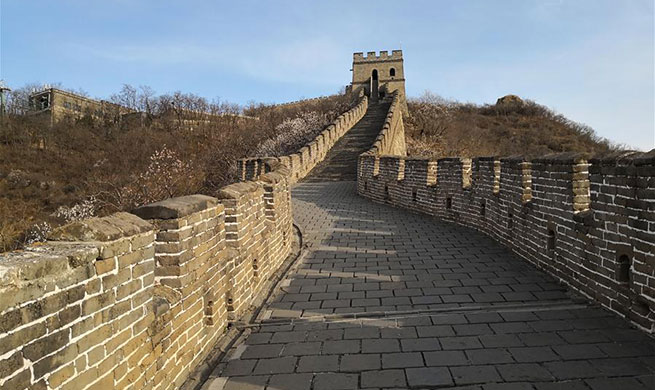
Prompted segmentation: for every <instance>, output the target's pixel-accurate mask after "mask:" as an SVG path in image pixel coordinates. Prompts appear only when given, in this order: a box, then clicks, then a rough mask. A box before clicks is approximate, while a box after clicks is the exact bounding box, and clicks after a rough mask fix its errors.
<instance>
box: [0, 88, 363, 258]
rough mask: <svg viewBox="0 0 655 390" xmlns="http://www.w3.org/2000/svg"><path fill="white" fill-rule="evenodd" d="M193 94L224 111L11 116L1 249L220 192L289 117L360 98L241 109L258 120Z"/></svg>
mask: <svg viewBox="0 0 655 390" xmlns="http://www.w3.org/2000/svg"><path fill="white" fill-rule="evenodd" d="M182 96H183V97H184V96H186V95H182ZM187 97H188V96H187ZM188 100H189V101H192V102H193V104H194V106H193V108H200V109H207V110H210V111H211V112H212V113H214V114H217V115H214V116H206V117H204V118H202V119H203V120H201V121H196V122H194V123H193V124H192V125H189V123H187V122H184V121H183V120H182V118H181V116H180V115H170V113H168V112H160V113H157V112H151V113H149V114H148V115H147V118H146V119H147V120H139V121H125V122H123V123H122V124H120V125H118V124H113V123H101V122H98V121H93V120H89V119H88V118H82V119H78V120H68V121H63V122H61V123H58V124H56V125H54V126H49V125H47V124H45V123H43V122H42V120H40V119H38V118H35V117H30V116H24V115H13V116H10V117H9V118H7V119H6V120H5V122H4V123H3V124H2V126H0V251H7V250H12V249H16V248H19V247H21V246H22V245H24V244H25V243H27V242H30V241H35V240H41V239H43V236H44V235H45V234H46V233H47V231H48V229H49V228H52V227H54V226H57V225H60V224H62V223H65V222H67V221H69V220H71V219H75V218H82V217H88V216H90V215H106V214H108V213H112V212H115V211H119V210H127V211H129V210H131V209H133V208H134V207H137V206H139V205H141V204H145V203H149V202H154V201H157V200H161V199H164V198H167V197H171V196H180V195H186V194H193V193H202V194H207V195H212V194H214V193H215V192H216V190H217V189H218V188H220V187H222V186H224V185H226V184H229V183H231V182H233V181H234V180H235V177H236V176H235V174H236V160H237V159H239V158H242V157H247V156H251V155H254V153H255V152H256V151H257V149H258V148H259V147H260V144H261V143H262V142H263V141H265V140H268V139H272V138H276V139H277V138H280V137H278V135H279V134H278V130H276V129H279V125H280V124H281V123H283V122H284V121H285V120H286V121H288V120H289V119H291V118H295V117H297V116H299V115H302V114H303V113H307V112H312V111H316V112H318V113H320V114H321V115H324V114H325V115H332V116H336V115H338V114H340V113H341V111H345V109H347V108H348V107H349V106H350V105H351V104H352V102H353V98H352V96H346V95H336V96H333V97H330V98H327V99H324V100H320V101H312V102H308V103H306V104H303V103H300V104H296V105H293V106H270V105H269V106H267V105H258V106H254V105H253V106H251V107H248V108H247V109H246V110H245V111H244V112H243V113H244V114H246V115H250V116H256V117H257V118H258V119H257V120H254V119H248V118H240V117H236V116H234V115H223V116H221V115H220V114H222V113H228V114H233V113H234V111H235V108H234V106H233V105H222V106H212V105H210V104H207V103H206V102H203V101H199V100H198V99H197V97H194V99H188ZM178 106H179V105H178ZM221 107H224V108H221ZM222 109H224V110H226V111H225V112H221V110H222ZM337 111H339V112H337ZM335 113H336V114H335ZM282 142H284V137H282Z"/></svg>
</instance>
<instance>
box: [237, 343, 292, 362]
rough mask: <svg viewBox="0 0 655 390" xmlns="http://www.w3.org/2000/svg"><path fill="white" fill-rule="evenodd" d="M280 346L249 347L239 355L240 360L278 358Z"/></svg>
mask: <svg viewBox="0 0 655 390" xmlns="http://www.w3.org/2000/svg"><path fill="white" fill-rule="evenodd" d="M282 347H283V345H282V344H262V345H249V346H248V347H246V350H245V351H243V354H241V358H242V359H260V358H271V357H277V356H280V353H281V352H282Z"/></svg>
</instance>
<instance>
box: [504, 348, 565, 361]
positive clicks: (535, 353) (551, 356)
mask: <svg viewBox="0 0 655 390" xmlns="http://www.w3.org/2000/svg"><path fill="white" fill-rule="evenodd" d="M509 352H510V353H511V354H512V356H513V357H514V359H515V360H516V361H517V362H519V363H531V362H548V361H553V360H559V359H560V358H559V357H558V356H557V355H556V354H555V352H553V350H552V349H550V348H549V347H523V348H510V349H509Z"/></svg>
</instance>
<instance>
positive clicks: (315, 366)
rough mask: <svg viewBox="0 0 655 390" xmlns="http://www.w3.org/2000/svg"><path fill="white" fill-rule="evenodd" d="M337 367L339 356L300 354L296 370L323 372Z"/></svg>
mask: <svg viewBox="0 0 655 390" xmlns="http://www.w3.org/2000/svg"><path fill="white" fill-rule="evenodd" d="M338 369H339V357H338V356H336V355H329V356H302V357H301V358H300V361H299V362H298V368H297V369H296V371H297V372H325V371H337V370H338Z"/></svg>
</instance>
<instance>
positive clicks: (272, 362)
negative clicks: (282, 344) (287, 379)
mask: <svg viewBox="0 0 655 390" xmlns="http://www.w3.org/2000/svg"><path fill="white" fill-rule="evenodd" d="M295 367H296V358H295V357H291V356H288V357H281V358H274V359H260V360H258V361H257V365H256V366H255V371H254V373H255V374H286V373H291V372H293V370H294V368H295Z"/></svg>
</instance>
